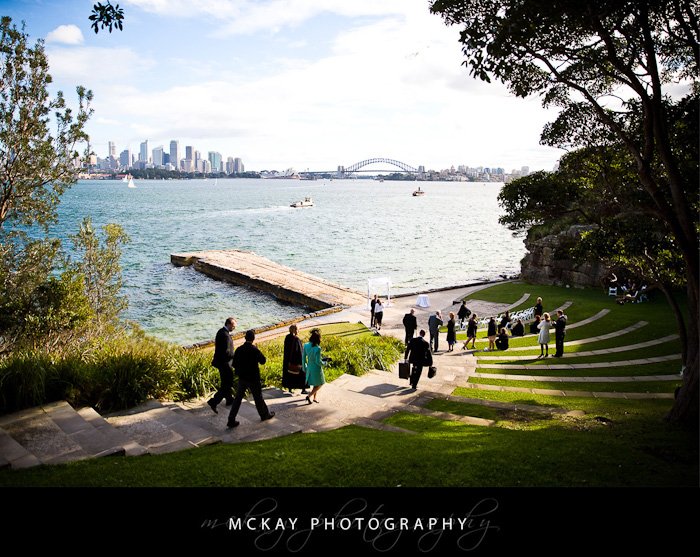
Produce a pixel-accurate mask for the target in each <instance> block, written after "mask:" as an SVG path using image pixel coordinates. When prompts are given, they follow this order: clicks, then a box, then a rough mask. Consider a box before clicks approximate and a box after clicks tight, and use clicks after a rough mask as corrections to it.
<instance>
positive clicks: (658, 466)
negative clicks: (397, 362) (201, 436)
mask: <svg viewBox="0 0 700 557" xmlns="http://www.w3.org/2000/svg"><path fill="white" fill-rule="evenodd" d="M470 394H473V393H471V392H470ZM520 396H521V397H522V396H523V395H520ZM528 398H529V395H528ZM551 398H554V397H551ZM596 402H597V403H598V404H599V405H600V401H596ZM615 402H616V404H615V405H614V406H613V405H612V404H610V406H608V408H609V411H607V412H603V411H602V410H601V413H605V414H606V415H607V417H608V418H609V419H612V423H602V422H599V421H597V420H595V419H594V418H595V415H592V416H585V417H584V418H569V417H551V416H546V415H539V414H532V413H510V414H508V413H507V412H506V413H504V412H502V411H495V413H491V414H488V415H485V416H484V417H491V418H492V419H493V418H494V417H495V418H496V419H497V420H499V423H498V424H497V426H496V427H480V426H470V425H466V424H462V423H458V422H451V421H443V420H437V419H434V418H430V417H425V416H419V415H415V414H412V413H399V414H397V415H394V416H393V417H392V418H391V419H389V420H388V422H389V423H391V424H393V425H395V426H399V427H402V428H404V429H410V430H413V431H416V432H418V434H417V435H407V434H403V433H392V432H384V431H376V430H371V429H363V428H360V427H356V426H348V427H345V428H342V429H339V430H335V431H331V432H326V433H316V434H313V435H291V436H287V437H283V438H278V439H273V440H269V441H263V442H256V443H244V444H238V445H217V446H212V447H204V448H201V449H192V450H188V451H182V452H179V453H174V454H168V455H161V456H150V457H134V458H104V459H98V460H92V461H84V462H77V463H73V464H69V465H62V466H51V467H41V468H35V469H29V470H23V471H9V470H3V471H0V486H11V485H14V486H17V485H22V486H110V487H116V486H120V487H121V486H130V487H135V486H165V487H168V486H211V487H215V486H251V487H255V486H330V487H333V486H387V487H389V486H396V485H399V484H401V485H403V486H406V487H410V486H464V487H471V486H474V487H476V486H479V487H482V486H589V485H591V486H594V485H595V486H696V485H697V443H696V441H697V440H696V438H695V437H694V436H693V435H692V434H689V433H687V432H684V431H679V430H676V429H675V428H673V427H671V426H669V425H667V424H665V423H664V422H663V421H662V419H661V418H662V415H663V412H665V410H667V408H668V401H643V402H644V403H645V404H647V403H649V406H648V407H644V405H640V404H639V403H638V402H636V401H635V404H629V403H630V402H632V401H619V403H618V401H615ZM656 402H663V403H665V404H654V403H656ZM587 406H588V405H587ZM600 406H601V408H602V407H603V406H602V405H600ZM640 407H641V410H640ZM623 409H625V410H624V411H623ZM452 410H453V411H454V410H455V408H454V407H453V408H452ZM489 410H491V409H482V410H481V411H482V412H488V411H489ZM463 412H466V413H469V414H473V413H475V412H474V409H473V408H465V409H464V411H463ZM460 413H462V412H460Z"/></svg>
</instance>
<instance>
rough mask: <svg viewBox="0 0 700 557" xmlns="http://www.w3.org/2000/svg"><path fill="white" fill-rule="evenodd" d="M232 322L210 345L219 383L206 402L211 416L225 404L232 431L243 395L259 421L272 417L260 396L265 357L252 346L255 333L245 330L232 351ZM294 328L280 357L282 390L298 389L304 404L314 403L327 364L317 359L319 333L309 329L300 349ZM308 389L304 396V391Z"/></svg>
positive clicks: (319, 353) (232, 321)
mask: <svg viewBox="0 0 700 557" xmlns="http://www.w3.org/2000/svg"><path fill="white" fill-rule="evenodd" d="M236 325H237V323H236V320H235V318H233V317H229V318H227V319H226V321H225V322H224V326H223V327H222V328H221V329H219V331H218V332H217V333H216V339H215V341H214V357H213V359H212V362H211V365H212V366H214V367H215V368H216V369H218V370H219V376H220V378H221V383H220V386H219V390H218V391H216V393H214V396H212V398H211V399H209V400H208V401H207V404H208V405H209V407H210V408H211V409H212V410H213V412H214V413H215V414H218V413H219V411H218V409H217V406H218V405H219V404H220V403H221V402H222V401H223V400H226V406H230V407H231V410H230V412H229V415H228V420H227V422H226V426H227V427H228V428H234V427H237V426H238V425H240V422H239V421H238V420H236V417H237V415H238V411H239V409H240V407H241V402H242V401H243V397H244V396H245V393H246V391H250V393H251V394H252V395H253V400H254V401H255V408H256V409H257V411H258V415H259V416H260V421H263V422H264V421H266V420H270V419H272V418H273V417H274V416H275V413H274V412H271V411H270V410H269V409H268V407H267V404H266V403H265V400H264V398H263V395H262V380H261V377H260V365H264V364H265V363H266V361H267V359H266V358H265V355H264V354H263V353H262V352H261V351H260V349H259V348H258V347H257V346H256V345H255V344H254V342H255V331H253V330H252V329H251V330H248V331H246V333H245V343H244V344H242V345H241V346H239V347H238V348H236V349H235V350H234V347H233V339H232V338H231V333H232V332H233V330H234V329H235V328H236ZM297 333H298V330H297V326H296V325H291V326H290V327H289V334H288V335H287V336H286V337H285V339H284V355H283V357H282V386H283V387H285V388H287V389H289V391H290V392H291V390H292V389H301V394H306V395H307V396H306V402H307V404H312V402H318V400H317V395H318V391H319V390H320V389H321V387H322V386H323V384H324V383H325V382H326V378H325V375H324V373H323V366H324V365H325V364H326V363H327V362H328V360H327V359H325V358H322V357H321V331H320V330H319V329H312V331H311V337H310V339H309V342H307V343H306V344H303V345H302V342H301V339H299V337H298V335H297ZM234 370H235V371H236V375H238V388H237V389H236V394H235V396H234V394H233V372H234ZM309 387H310V388H311V392H310V393H307V391H306V389H307V388H309Z"/></svg>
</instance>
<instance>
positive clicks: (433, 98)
mask: <svg viewBox="0 0 700 557" xmlns="http://www.w3.org/2000/svg"><path fill="white" fill-rule="evenodd" d="M93 3H94V0H88V1H84V0H18V1H13V0H0V15H3V16H6V15H9V16H10V17H12V19H13V21H14V22H15V23H17V24H20V23H21V21H24V22H25V23H26V31H27V33H29V35H30V37H31V39H32V41H34V40H36V39H39V38H41V39H44V40H45V48H46V52H47V55H48V57H49V67H50V73H51V76H52V77H53V80H54V84H53V86H54V87H55V90H58V89H60V90H62V91H63V92H64V93H65V94H66V96H67V97H68V98H69V99H71V98H72V99H75V87H76V86H77V85H84V86H85V87H87V88H88V89H91V90H92V91H93V93H94V101H93V103H92V108H93V109H94V115H93V116H92V118H91V120H90V121H89V123H88V125H87V131H88V133H89V134H90V138H91V143H92V147H93V150H94V152H95V153H96V154H97V155H98V156H99V157H105V156H107V153H108V150H107V149H108V148H107V142H108V141H113V142H114V143H115V144H116V146H117V153H119V152H121V151H122V150H123V149H126V148H129V149H131V151H132V152H135V153H138V149H139V144H140V143H141V142H142V141H144V140H146V139H148V140H149V148H150V149H153V148H154V147H157V146H159V145H163V146H164V147H165V149H166V151H167V150H168V149H169V143H170V140H171V139H178V140H179V141H180V148H181V150H182V151H184V147H185V145H192V146H194V147H195V149H197V150H199V151H200V152H201V153H202V155H203V156H204V157H206V156H207V155H206V153H207V152H208V151H218V152H220V153H221V154H222V155H223V157H224V160H226V158H227V157H240V158H241V159H243V162H244V164H245V167H246V170H271V169H277V170H285V169H287V168H294V169H296V170H297V171H303V170H307V169H309V170H334V169H336V167H337V166H339V165H343V166H350V165H351V164H353V163H356V162H359V161H362V160H365V159H369V158H373V157H386V158H391V159H396V160H399V161H402V162H404V163H407V164H409V165H411V166H414V167H418V166H419V165H422V166H425V167H426V168H427V169H435V170H439V169H443V168H449V167H451V166H453V165H454V166H455V167H457V166H459V165H467V166H472V167H477V166H485V167H503V168H504V169H505V170H506V172H509V171H510V170H512V169H520V168H521V167H522V166H529V167H530V169H531V170H539V169H544V170H551V169H552V168H553V167H554V165H555V163H556V161H557V160H558V159H559V158H560V157H561V155H562V154H563V152H562V151H561V150H558V149H553V148H550V147H545V146H541V145H540V144H539V138H540V132H541V130H542V127H543V126H544V124H545V123H547V122H548V121H551V120H553V119H554V118H555V116H556V114H555V113H554V112H553V111H547V110H544V109H543V108H542V107H541V106H540V102H539V100H538V99H536V98H532V99H519V98H516V97H514V96H513V95H511V94H510V93H508V91H507V89H506V88H505V87H504V86H503V85H502V84H499V83H496V82H494V83H491V84H487V83H484V82H481V81H478V80H476V79H474V78H472V77H471V76H469V73H468V71H467V69H466V68H465V67H464V66H463V65H462V61H463V57H462V54H461V49H460V44H459V42H458V38H459V30H458V28H454V27H448V26H446V25H445V24H444V22H443V20H442V19H441V18H440V17H439V16H436V15H432V14H431V13H430V11H429V2H428V0H350V1H348V0H121V1H118V2H113V4H114V3H118V4H119V5H120V7H121V8H123V10H124V14H125V19H124V30H123V31H118V30H116V31H113V32H112V33H111V34H110V33H109V32H108V31H107V30H101V31H100V32H99V33H98V34H95V33H94V31H93V30H92V29H91V28H90V21H89V20H88V17H89V15H90V13H91V11H92V5H93ZM385 166H386V165H385Z"/></svg>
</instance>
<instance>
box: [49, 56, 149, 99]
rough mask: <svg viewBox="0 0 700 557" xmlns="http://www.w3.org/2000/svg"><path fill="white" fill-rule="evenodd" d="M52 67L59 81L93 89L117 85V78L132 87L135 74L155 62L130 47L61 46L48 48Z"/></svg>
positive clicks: (53, 74)
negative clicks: (100, 86) (130, 83)
mask: <svg viewBox="0 0 700 557" xmlns="http://www.w3.org/2000/svg"><path fill="white" fill-rule="evenodd" d="M47 54H48V57H49V68H50V72H51V75H52V77H53V78H54V80H55V81H57V82H61V81H66V82H72V83H78V82H81V83H84V85H86V86H88V88H90V89H95V88H96V87H98V86H99V85H101V84H113V83H115V80H116V79H120V80H122V83H123V84H124V86H128V85H129V82H128V80H129V79H130V77H131V76H133V75H134V74H135V73H137V72H139V71H143V70H148V69H149V68H151V67H152V66H153V65H154V62H153V61H152V60H150V59H148V58H146V57H144V56H142V55H139V54H137V53H135V52H134V51H133V50H131V49H129V48H101V47H81V48H60V47H54V48H51V49H47Z"/></svg>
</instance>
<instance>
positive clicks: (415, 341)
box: [403, 329, 433, 389]
mask: <svg viewBox="0 0 700 557" xmlns="http://www.w3.org/2000/svg"><path fill="white" fill-rule="evenodd" d="M403 357H404V360H406V359H407V360H408V363H410V364H412V368H411V377H410V378H409V381H410V383H411V387H413V388H414V389H417V388H418V381H419V380H420V376H421V373H423V367H424V366H431V365H433V355H432V353H431V352H430V345H429V344H428V341H427V340H425V330H423V329H421V330H420V332H419V333H418V336H417V337H414V338H412V339H411V342H409V343H408V346H407V347H406V352H405V353H404V356H403Z"/></svg>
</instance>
